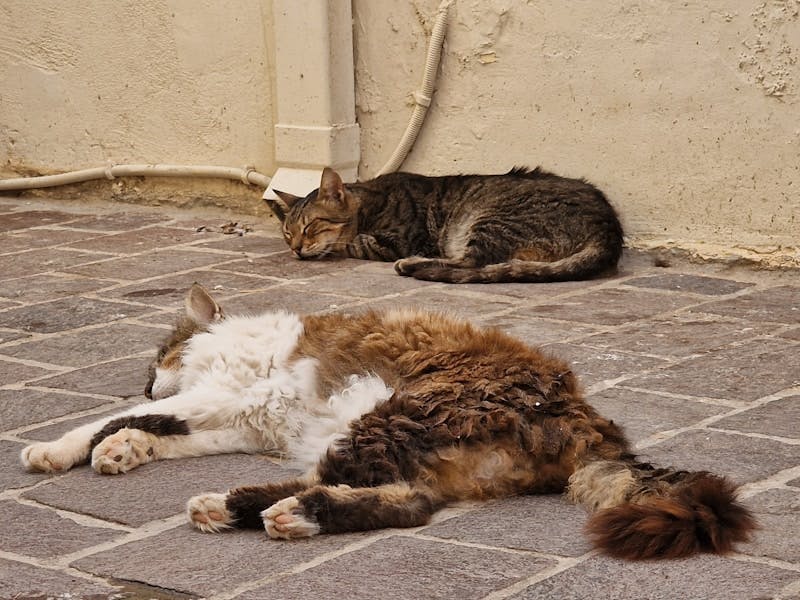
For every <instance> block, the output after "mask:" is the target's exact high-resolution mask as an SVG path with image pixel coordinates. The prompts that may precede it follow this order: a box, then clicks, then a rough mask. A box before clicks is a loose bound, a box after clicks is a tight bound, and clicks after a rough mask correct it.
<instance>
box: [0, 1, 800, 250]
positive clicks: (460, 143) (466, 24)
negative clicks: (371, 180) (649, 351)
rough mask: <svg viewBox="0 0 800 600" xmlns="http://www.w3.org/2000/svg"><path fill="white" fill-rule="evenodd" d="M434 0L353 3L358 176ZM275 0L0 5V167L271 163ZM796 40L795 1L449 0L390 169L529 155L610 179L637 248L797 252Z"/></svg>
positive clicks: (410, 67)
mask: <svg viewBox="0 0 800 600" xmlns="http://www.w3.org/2000/svg"><path fill="white" fill-rule="evenodd" d="M330 2H332V3H336V2H347V0H330ZM439 2H440V0H380V1H377V0H353V2H352V6H353V17H354V18H353V34H354V45H355V53H356V102H357V107H356V115H357V119H358V122H359V125H360V130H361V147H362V153H361V165H360V175H361V177H362V178H365V177H369V176H371V175H373V174H374V173H376V172H377V170H378V169H379V168H380V167H381V166H382V165H383V163H384V162H385V161H386V159H387V158H388V157H389V155H390V154H391V152H392V150H393V148H394V147H395V145H396V143H397V142H398V141H399V139H400V136H401V134H402V132H403V130H404V129H405V126H406V124H407V121H408V117H409V116H410V114H411V93H412V92H413V91H414V90H415V89H417V88H418V87H419V85H420V81H421V78H422V68H423V63H424V57H425V51H426V44H427V39H428V34H429V32H430V27H431V25H432V22H433V17H434V15H435V13H436V9H437V7H438V5H439ZM272 4H273V3H272V0H231V1H229V2H215V1H213V0H137V1H135V2H134V1H132V0H121V1H110V0H80V1H79V0H60V1H58V2H55V1H53V2H47V1H41V2H40V1H37V2H29V1H28V0H6V1H4V2H2V3H0V176H10V175H14V174H32V173H49V172H60V171H65V170H71V169H78V168H85V167H94V166H99V165H103V164H106V163H107V162H109V161H113V162H116V163H174V164H189V165H201V164H211V165H224V166H235V167H241V166H244V165H245V164H249V165H253V166H255V167H256V168H257V169H258V170H259V171H261V172H263V173H265V174H267V175H271V174H272V173H273V172H274V171H275V169H276V167H277V166H279V163H280V157H277V158H276V156H275V150H274V133H273V123H274V120H275V115H276V110H275V109H274V106H275V104H276V98H277V94H280V90H276V89H275V88H274V82H275V74H274V73H275V68H274V61H275V59H276V57H275V56H274V39H275V38H274V33H273V31H272V28H273V21H272V19H273V14H272V8H273V7H272ZM296 38H297V43H298V44H303V32H298V33H297V35H296ZM799 56H800V0H769V1H767V2H764V1H758V0H727V1H725V2H722V1H720V0H710V1H708V2H674V1H673V0H649V1H647V0H639V1H635V0H607V1H604V2H597V1H595V0H575V1H571V2H543V1H538V0H527V1H526V0H455V1H454V2H453V6H452V8H451V15H450V22H449V26H448V30H447V39H446V42H445V51H444V53H443V56H442V65H441V72H440V77H439V81H438V84H437V92H436V95H435V97H434V102H433V105H432V107H431V110H430V111H429V117H428V120H427V121H426V123H425V126H424V128H423V131H422V134H421V136H420V138H419V140H418V142H417V144H416V146H415V148H414V150H413V152H412V154H411V155H410V157H409V159H408V160H407V162H406V163H405V165H404V168H405V169H406V170H414V171H418V172H422V173H429V174H441V173H452V172H497V171H501V170H505V169H509V168H510V167H511V166H513V165H536V164H539V165H542V166H543V167H545V168H548V169H551V170H554V171H556V172H558V173H561V174H564V175H569V176H577V177H586V178H587V179H589V180H590V181H592V182H594V183H595V184H597V185H598V186H600V187H601V188H602V189H604V190H605V191H606V192H607V194H608V195H609V197H610V198H611V199H612V201H613V202H614V203H615V205H616V206H617V207H618V208H619V211H620V213H621V215H622V218H623V222H624V224H625V227H626V229H627V231H628V233H629V235H630V239H631V243H633V244H648V243H652V244H669V243H674V244H678V245H680V246H682V247H686V248H699V249H700V250H702V251H703V252H704V253H705V254H706V255H720V254H722V255H725V254H726V253H730V252H736V253H740V254H741V253H744V254H747V253H753V251H756V252H757V253H758V254H759V255H760V256H764V257H767V258H768V259H769V260H770V261H772V262H773V263H780V262H782V261H783V262H785V260H784V258H785V257H790V259H791V260H797V261H799V262H798V264H800V258H799V256H800V255H798V250H797V246H798V245H800V244H798V237H800V234H799V233H798V231H799V230H800V223H798V221H800V193H798V188H800V100H798V97H799V96H798V95H799V94H800V60H798V57H799ZM309 68H310V70H309V71H307V72H308V73H310V74H312V75H313V73H314V66H313V65H310V66H309ZM304 72H305V69H304ZM299 125H303V123H299ZM107 187H108V182H104V181H101V182H98V183H97V184H96V186H95V187H94V188H87V187H85V186H84V187H80V186H78V187H76V188H75V189H73V191H74V192H75V193H79V192H80V191H81V190H84V189H93V190H95V189H106V188H107ZM111 190H112V191H113V192H114V194H115V195H117V196H124V197H126V198H131V199H139V200H142V201H151V200H153V199H159V198H160V197H163V196H168V197H170V198H175V197H181V196H183V197H185V198H186V199H187V201H194V200H195V199H196V198H198V197H200V196H209V195H210V196H216V197H218V198H221V199H222V201H228V199H232V198H234V197H237V196H242V197H243V198H244V199H245V202H246V203H247V202H250V201H252V202H251V203H250V204H249V205H248V206H251V207H254V206H258V207H261V206H262V203H260V202H258V196H259V194H260V190H248V189H247V188H246V186H244V185H243V184H238V183H235V182H233V183H231V182H225V183H221V182H211V181H208V180H196V181H187V180H178V181H173V182H170V183H166V182H165V183H159V184H158V185H155V184H152V183H150V182H148V181H144V180H136V181H134V182H129V181H122V180H117V181H115V182H113V185H111ZM165 190H166V191H165ZM187 190H188V192H187ZM57 193H62V192H61V191H59V192H57Z"/></svg>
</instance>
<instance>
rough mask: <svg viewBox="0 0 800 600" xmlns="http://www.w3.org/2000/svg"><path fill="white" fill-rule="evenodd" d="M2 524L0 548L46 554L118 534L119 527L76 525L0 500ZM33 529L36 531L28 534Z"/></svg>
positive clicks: (52, 514) (51, 513)
mask: <svg viewBox="0 0 800 600" xmlns="http://www.w3.org/2000/svg"><path fill="white" fill-rule="evenodd" d="M0 514H2V515H3V527H2V528H0V548H2V549H3V550H5V551H6V552H15V553H18V554H22V555H25V556H35V557H38V558H47V557H51V556H58V555H59V554H69V553H71V552H75V551H77V550H81V549H83V548H88V547H90V546H94V545H96V544H101V543H103V542H108V541H110V540H113V539H114V538H117V537H119V536H120V532H119V531H115V530H113V529H102V528H99V527H87V526H85V525H79V524H78V523H76V522H75V521H73V520H71V519H67V518H65V517H60V516H58V515H57V514H56V513H55V512H54V511H52V510H47V509H44V508H36V507H33V506H27V505H25V504H19V503H18V502H12V501H0ZM32 531H35V532H36V535H31V532H32Z"/></svg>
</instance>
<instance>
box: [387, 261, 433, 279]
mask: <svg viewBox="0 0 800 600" xmlns="http://www.w3.org/2000/svg"><path fill="white" fill-rule="evenodd" d="M430 262H431V260H430V259H429V258H425V257H424V256H410V257H408V258H401V259H400V260H398V261H395V263H394V270H395V271H397V273H398V274H399V275H405V276H406V277H409V276H411V275H412V274H413V273H414V271H416V270H417V269H418V268H419V267H420V266H421V265H427V264H429V263H430Z"/></svg>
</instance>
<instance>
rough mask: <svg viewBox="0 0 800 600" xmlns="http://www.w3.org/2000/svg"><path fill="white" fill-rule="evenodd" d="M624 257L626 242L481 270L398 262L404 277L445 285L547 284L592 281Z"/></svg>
mask: <svg viewBox="0 0 800 600" xmlns="http://www.w3.org/2000/svg"><path fill="white" fill-rule="evenodd" d="M621 253H622V238H621V236H620V238H619V240H616V241H615V242H614V243H607V244H606V243H603V242H599V241H598V242H593V243H589V244H586V245H585V246H584V247H583V248H582V249H581V250H579V251H578V252H576V253H575V254H571V255H570V256H567V257H566V258H562V259H560V260H554V261H549V262H547V261H532V260H520V259H515V260H511V261H510V262H503V263H495V264H489V265H484V266H480V267H476V266H467V265H465V264H459V261H456V260H450V259H438V258H421V257H413V258H407V259H401V260H398V261H397V262H396V263H395V265H394V268H395V271H397V272H398V273H399V274H400V275H405V276H408V277H414V278H415V279H423V280H426V281H442V282H445V283H513V282H516V283H546V282H554V281H573V280H581V279H589V278H590V277H595V276H597V275H601V274H603V273H604V272H606V271H610V270H611V269H613V268H614V267H615V266H616V265H617V262H618V261H619V257H620V255H621Z"/></svg>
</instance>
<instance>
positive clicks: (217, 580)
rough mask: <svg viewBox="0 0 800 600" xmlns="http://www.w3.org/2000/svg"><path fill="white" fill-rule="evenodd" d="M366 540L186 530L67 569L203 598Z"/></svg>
mask: <svg viewBox="0 0 800 600" xmlns="http://www.w3.org/2000/svg"><path fill="white" fill-rule="evenodd" d="M367 535H368V534H365V533H353V534H345V535H325V536H319V537H316V538H312V539H303V540H294V541H291V542H287V541H276V540H271V539H269V538H268V537H267V535H266V533H264V532H263V531H229V532H225V533H219V534H209V533H201V532H199V531H197V530H196V529H192V528H191V526H189V525H188V524H187V525H182V526H179V527H176V528H174V529H170V530H169V531H166V532H164V533H161V534H159V535H156V536H153V537H149V538H147V539H144V540H140V541H135V542H130V543H128V544H124V545H122V546H119V547H116V548H114V549H113V550H108V551H105V552H99V553H97V554H93V555H91V556H88V557H86V558H82V559H80V560H78V561H75V562H74V563H72V566H73V567H76V568H78V569H80V570H81V571H85V572H87V573H93V574H95V575H99V576H102V577H113V578H115V579H118V580H129V581H146V582H147V583H149V584H150V585H152V586H157V587H160V588H164V589H169V590H176V591H179V592H183V593H187V594H192V595H196V596H203V597H206V596H211V595H213V594H216V593H219V592H222V591H225V590H231V589H234V588H236V587H238V586H239V585H241V584H242V583H246V582H251V581H257V580H260V579H263V578H265V577H268V576H270V575H276V574H278V573H283V572H286V571H288V570H290V569H292V568H293V567H295V566H296V565H297V564H300V563H304V562H306V561H311V560H314V559H316V558H318V557H320V556H323V555H325V554H327V553H329V552H333V551H336V550H340V549H341V548H343V547H345V546H347V545H348V544H350V543H352V542H355V541H359V540H363V539H364V538H366V537H367ZM262 597H263V596H262ZM284 597H285V598H292V597H293V596H291V595H287V596H284ZM317 597H321V596H317Z"/></svg>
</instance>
